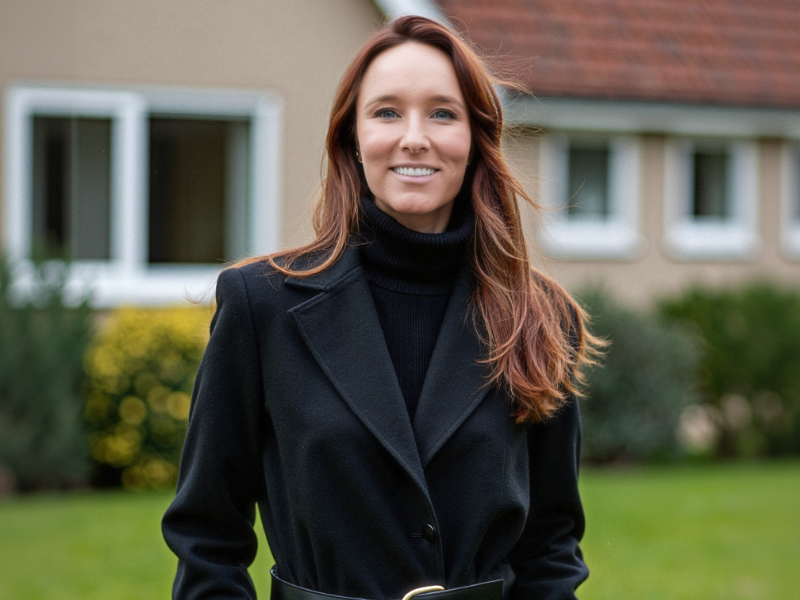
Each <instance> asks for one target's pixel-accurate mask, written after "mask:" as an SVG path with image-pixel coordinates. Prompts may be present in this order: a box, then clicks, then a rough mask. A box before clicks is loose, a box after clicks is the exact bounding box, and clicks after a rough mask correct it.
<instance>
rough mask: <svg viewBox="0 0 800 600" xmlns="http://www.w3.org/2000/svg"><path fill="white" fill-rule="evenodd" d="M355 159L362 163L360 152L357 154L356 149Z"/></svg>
mask: <svg viewBox="0 0 800 600" xmlns="http://www.w3.org/2000/svg"><path fill="white" fill-rule="evenodd" d="M356 160H357V161H358V162H360V163H361V164H364V161H363V160H361V154H359V152H358V150H356Z"/></svg>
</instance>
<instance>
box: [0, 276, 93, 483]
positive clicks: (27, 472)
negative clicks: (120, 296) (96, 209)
mask: <svg viewBox="0 0 800 600" xmlns="http://www.w3.org/2000/svg"><path fill="white" fill-rule="evenodd" d="M67 271H68V266H67V265H66V264H64V263H61V262H57V261H51V262H47V263H43V264H38V265H34V266H32V267H31V272H30V277H29V281H28V285H27V286H26V288H25V290H24V291H22V292H21V293H18V294H12V270H11V266H10V265H9V263H8V262H6V261H5V260H2V261H0V494H1V493H11V492H14V491H16V490H22V491H25V490H32V489H43V488H45V489H52V488H59V487H69V486H76V485H84V484H85V483H86V480H87V477H88V473H89V467H90V461H89V455H88V452H87V450H86V428H85V425H84V422H83V419H82V416H81V407H82V400H81V388H82V386H83V383H84V373H83V366H82V363H83V353H84V350H85V348H86V346H87V344H88V343H89V340H90V337H91V332H92V312H91V310H90V308H89V306H88V302H87V298H86V297H80V298H72V299H70V298H67V294H66V289H65V288H66V279H67Z"/></svg>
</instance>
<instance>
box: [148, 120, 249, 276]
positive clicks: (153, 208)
mask: <svg viewBox="0 0 800 600" xmlns="http://www.w3.org/2000/svg"><path fill="white" fill-rule="evenodd" d="M248 138H249V127H248V124H247V123H246V122H243V121H221V120H204V119H182V118H167V117H163V118H162V117H154V118H151V119H150V226H149V234H150V242H149V251H150V262H151V263H216V262H220V261H226V260H233V259H235V258H241V257H242V255H243V251H244V249H245V248H246V247H247V244H246V240H245V235H244V231H245V229H246V228H245V224H246V214H245V210H246V204H247V203H246V196H247V194H248V190H247V178H248V174H247V164H248V156H247V146H248V144H247V140H248Z"/></svg>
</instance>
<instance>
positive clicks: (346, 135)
mask: <svg viewBox="0 0 800 600" xmlns="http://www.w3.org/2000/svg"><path fill="white" fill-rule="evenodd" d="M407 42H418V43H423V44H428V45H430V46H433V47H435V48H439V49H440V50H442V51H444V52H445V53H446V54H447V55H448V56H449V57H450V58H451V60H452V61H453V66H454V67H455V72H456V75H457V77H458V81H459V83H460V85H461V91H462V93H463V95H464V99H465V101H466V104H467V107H468V110H469V117H470V126H471V130H472V131H471V132H472V144H473V157H472V161H471V164H470V166H469V167H468V172H467V174H466V176H465V179H464V186H465V190H462V191H466V188H467V187H471V190H469V194H468V197H470V198H471V202H472V206H473V208H474V211H475V232H474V236H473V242H472V246H471V249H470V253H469V266H470V268H471V270H472V272H473V273H474V276H475V280H476V285H475V290H474V293H473V298H472V305H473V307H474V309H475V310H474V313H475V314H474V316H475V328H476V331H477V332H478V335H481V336H482V337H483V339H484V341H485V342H486V345H487V347H488V355H487V356H486V357H485V362H486V363H487V364H489V366H490V372H491V378H490V381H488V382H487V384H492V383H496V384H500V385H502V386H505V387H506V388H507V389H508V391H509V392H510V393H511V396H512V397H513V398H514V403H515V404H514V412H513V415H512V416H513V417H515V418H516V420H517V421H518V422H526V421H527V422H537V421H540V420H542V419H544V418H547V417H549V416H551V415H553V414H554V413H555V411H556V410H558V408H559V407H561V406H562V405H563V404H564V402H565V399H566V397H567V396H568V395H569V394H570V393H574V392H577V389H576V384H577V383H580V372H579V371H578V369H577V367H578V366H579V365H580V363H581V362H584V361H585V360H587V358H586V357H587V352H586V349H587V346H589V347H591V346H592V344H593V343H594V342H595V340H594V338H592V337H591V336H590V335H589V334H587V333H585V331H584V328H583V319H582V317H583V313H582V311H581V309H580V307H579V306H578V305H577V304H576V303H575V302H574V301H573V300H572V299H571V298H570V297H569V295H568V294H567V293H566V292H565V291H564V290H563V289H562V288H561V287H560V286H559V285H558V284H557V283H555V282H554V281H553V280H552V279H550V278H549V277H547V276H545V275H543V274H542V273H540V272H538V271H535V270H532V268H531V265H530V262H529V259H528V251H527V249H526V245H525V238H524V235H523V231H522V224H521V220H520V212H519V205H518V198H521V199H523V200H524V201H526V202H528V203H530V204H532V205H533V206H534V207H536V208H537V209H539V206H538V205H537V204H536V203H535V202H534V201H533V200H532V199H531V198H530V197H529V196H528V195H527V194H526V193H525V190H524V189H523V188H522V186H521V185H520V183H519V182H518V181H517V180H516V179H515V178H514V176H513V175H511V172H510V170H509V168H508V165H507V164H506V161H505V158H504V157H503V153H502V151H501V149H500V141H501V135H502V132H503V113H502V108H501V105H500V99H499V97H498V95H497V92H496V91H495V86H496V85H498V84H500V83H501V82H500V80H499V79H497V78H496V77H494V76H493V75H492V74H491V73H490V71H489V69H488V68H487V67H486V66H485V64H484V63H483V61H482V60H481V59H480V58H479V56H478V54H477V53H476V51H475V50H473V49H472V48H471V47H470V45H469V44H468V43H467V42H466V41H465V40H464V39H462V38H460V37H459V36H458V35H457V34H455V33H454V32H452V31H450V30H449V29H447V28H446V27H445V26H443V25H441V24H439V23H437V22H435V21H432V20H430V19H426V18H424V17H419V16H405V17H400V18H397V19H395V20H393V21H391V22H390V23H389V24H388V25H387V26H386V27H384V28H382V29H380V30H379V31H377V32H376V33H375V34H373V35H372V37H370V38H369V40H367V42H366V43H365V44H364V46H363V47H362V48H361V50H360V51H359V52H358V54H357V55H356V57H355V58H354V59H353V61H352V62H351V63H350V66H349V67H348V69H347V71H346V72H345V74H344V77H343V78H342V81H341V83H340V84H339V89H338V91H337V93H336V97H335V100H334V102H333V109H332V110H331V116H330V123H329V126H328V136H327V144H326V149H327V173H326V175H325V177H324V179H323V182H322V186H321V189H320V196H319V199H318V201H317V204H316V207H315V210H314V216H313V225H314V230H315V232H316V239H315V240H314V241H313V242H311V243H310V244H308V245H306V246H302V247H300V248H296V249H293V250H286V251H283V252H279V253H277V254H274V255H271V256H269V257H266V260H267V261H269V263H270V264H271V265H272V266H273V267H274V268H275V269H277V270H278V271H280V272H281V273H284V274H286V275H291V276H295V277H307V276H310V275H314V274H317V273H319V272H321V271H323V270H325V269H327V268H328V267H330V266H331V265H332V264H333V263H334V262H335V261H337V260H338V259H339V257H340V256H341V254H342V252H343V251H344V249H345V247H346V246H347V244H348V240H349V239H350V237H351V235H352V234H353V233H354V232H355V231H356V229H357V223H358V206H359V200H360V198H361V197H363V196H367V195H370V191H369V188H368V187H367V182H366V179H365V177H364V174H363V171H362V170H361V168H360V165H359V163H358V162H357V161H356V135H355V125H356V100H357V98H358V93H359V89H360V87H361V82H362V80H363V78H364V73H365V72H366V70H367V67H369V65H370V63H371V62H372V60H373V59H374V58H375V57H376V56H378V55H379V54H380V53H381V52H383V51H385V50H388V49H389V48H392V47H394V46H398V45H400V44H403V43H407ZM309 254H312V255H316V256H322V257H323V259H322V260H321V261H318V262H317V263H316V264H315V266H313V267H311V268H309V267H307V266H304V267H303V268H297V269H296V268H295V265H296V261H297V260H298V259H300V258H301V257H303V256H308V255H309ZM255 260H263V259H255ZM248 262H249V261H248Z"/></svg>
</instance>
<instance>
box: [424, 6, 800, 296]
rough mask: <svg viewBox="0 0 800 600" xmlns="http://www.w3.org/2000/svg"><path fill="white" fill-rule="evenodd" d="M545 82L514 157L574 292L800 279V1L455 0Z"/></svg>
mask: <svg viewBox="0 0 800 600" xmlns="http://www.w3.org/2000/svg"><path fill="white" fill-rule="evenodd" d="M439 5H440V7H441V9H442V10H443V12H444V13H445V14H446V15H447V16H448V18H449V20H450V21H451V22H452V23H453V24H454V26H456V27H457V28H459V29H461V30H465V31H467V32H468V34H469V36H470V37H471V38H472V39H473V40H474V41H475V42H476V43H478V44H479V45H480V46H481V47H482V48H484V49H485V50H486V51H487V52H488V54H489V56H490V57H492V59H493V60H494V61H495V62H497V63H498V64H499V65H501V67H503V69H502V70H504V71H506V72H509V71H510V72H512V74H513V75H514V76H515V77H516V79H517V80H518V81H519V82H521V83H522V84H523V85H525V86H526V87H527V88H528V90H530V91H531V92H532V93H531V94H527V93H526V94H516V95H514V96H513V97H512V96H510V95H507V96H506V97H505V109H506V111H505V112H506V118H507V120H508V122H509V123H511V124H512V125H514V126H516V127H513V128H512V129H517V131H515V132H513V133H512V134H511V135H509V136H508V143H507V149H508V155H509V156H510V157H511V158H512V162H513V164H514V166H515V169H516V172H517V174H518V176H519V177H520V179H521V180H522V181H523V183H524V184H525V186H526V189H527V190H528V191H529V192H530V194H531V196H532V197H533V198H534V199H536V200H537V201H538V202H540V203H541V204H543V205H544V206H545V207H546V208H547V209H548V211H547V213H546V216H545V218H544V219H540V218H538V217H537V216H536V215H533V214H529V216H528V218H527V219H526V225H527V228H528V232H529V234H530V236H532V237H533V238H534V239H535V240H536V242H537V244H538V246H539V248H540V249H541V251H542V254H543V259H544V260H543V262H544V264H545V267H546V268H547V269H549V270H550V271H551V272H552V273H553V274H554V275H555V276H556V278H557V279H558V280H559V281H560V282H561V283H562V284H564V285H565V286H566V287H567V288H569V289H577V288H580V287H581V286H584V285H587V284H590V283H593V282H597V283H600V282H602V283H605V284H606V285H608V287H609V288H610V289H611V290H613V291H615V292H617V294H618V295H620V296H622V297H623V298H624V299H627V300H630V301H632V302H634V303H644V302H647V301H649V300H651V299H653V298H654V297H660V296H663V295H666V294H671V293H674V292H677V291H679V290H681V289H683V288H684V287H685V286H687V285H690V284H692V283H706V284H711V285H729V284H730V285H736V284H737V283H739V282H742V281H746V280H751V279H755V278H761V279H765V278H768V279H773V280H778V281H782V282H784V283H786V284H789V285H795V286H796V285H800V36H798V35H797V32H798V31H800V4H797V3H787V2H781V1H779V0H766V1H763V2H762V1H760V2H756V1H754V0H753V1H749V2H734V1H732V0H716V1H714V2H705V3H698V2H694V1H693V0H669V1H666V0H663V1H658V0H654V1H649V2H620V1H619V0H592V1H591V2H590V1H583V2H580V1H579V2H561V1H558V0H528V1H522V0H495V1H492V2H488V1H481V0H441V2H440V3H439Z"/></svg>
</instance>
